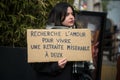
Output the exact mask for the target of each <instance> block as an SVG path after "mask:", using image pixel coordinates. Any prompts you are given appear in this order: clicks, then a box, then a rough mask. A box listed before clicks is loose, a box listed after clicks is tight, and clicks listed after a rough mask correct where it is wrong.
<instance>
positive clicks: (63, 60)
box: [58, 58, 67, 68]
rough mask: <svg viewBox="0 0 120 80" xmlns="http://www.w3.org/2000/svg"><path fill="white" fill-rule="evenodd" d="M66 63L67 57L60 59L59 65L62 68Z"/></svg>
mask: <svg viewBox="0 0 120 80" xmlns="http://www.w3.org/2000/svg"><path fill="white" fill-rule="evenodd" d="M66 63H67V59H66V58H63V59H60V60H59V61H58V66H59V67H60V68H64V67H65V65H66Z"/></svg>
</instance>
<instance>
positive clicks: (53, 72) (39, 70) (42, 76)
mask: <svg viewBox="0 0 120 80" xmlns="http://www.w3.org/2000/svg"><path fill="white" fill-rule="evenodd" d="M31 65H32V67H33V68H34V70H35V71H36V74H37V78H38V80H72V72H71V71H72V62H68V63H67V64H66V66H65V68H63V69H60V68H59V67H58V63H57V62H48V63H47V62H46V63H32V64H31Z"/></svg>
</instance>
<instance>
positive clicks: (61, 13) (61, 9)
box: [48, 2, 75, 26]
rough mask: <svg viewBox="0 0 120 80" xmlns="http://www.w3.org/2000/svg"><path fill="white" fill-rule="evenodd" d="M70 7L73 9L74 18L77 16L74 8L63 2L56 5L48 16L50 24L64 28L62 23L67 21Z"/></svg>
mask: <svg viewBox="0 0 120 80" xmlns="http://www.w3.org/2000/svg"><path fill="white" fill-rule="evenodd" d="M68 7H71V9H72V10H73V16H75V12H74V9H73V7H72V6H71V5H70V4H68V3H66V2H61V3H58V4H56V5H55V6H54V8H53V9H52V10H51V12H50V14H49V16H48V24H51V23H54V25H55V26H62V22H63V21H64V20H65V17H66V15H67V8H68Z"/></svg>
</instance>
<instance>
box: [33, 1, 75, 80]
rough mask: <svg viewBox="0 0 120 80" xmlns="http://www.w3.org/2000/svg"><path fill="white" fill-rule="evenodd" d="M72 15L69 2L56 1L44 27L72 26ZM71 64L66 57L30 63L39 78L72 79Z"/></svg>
mask: <svg viewBox="0 0 120 80" xmlns="http://www.w3.org/2000/svg"><path fill="white" fill-rule="evenodd" d="M74 16H75V14H74V9H73V7H72V6H71V5H70V4H68V3H65V2H61V3H58V4H56V5H55V7H54V8H53V9H52V10H51V12H50V14H49V17H48V25H47V27H46V29H56V28H57V29H69V28H73V27H74V21H75V18H74ZM72 65H73V64H72V62H68V61H67V59H66V58H63V59H61V60H59V61H58V62H46V63H32V66H33V68H34V69H35V70H36V72H37V75H38V79H39V80H72Z"/></svg>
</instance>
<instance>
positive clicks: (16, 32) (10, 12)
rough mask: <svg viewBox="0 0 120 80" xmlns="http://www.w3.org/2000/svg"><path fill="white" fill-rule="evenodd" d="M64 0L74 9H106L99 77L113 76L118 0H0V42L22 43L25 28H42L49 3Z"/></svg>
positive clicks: (118, 41)
mask: <svg viewBox="0 0 120 80" xmlns="http://www.w3.org/2000/svg"><path fill="white" fill-rule="evenodd" d="M61 1H65V2H68V3H70V4H71V5H73V6H74V8H75V10H76V11H79V10H80V11H93V12H106V13H107V19H106V28H105V33H104V35H105V36H104V38H103V39H104V41H105V43H104V47H103V52H102V53H101V54H103V58H102V70H101V80H120V79H116V77H117V74H118V67H117V65H118V64H119V63H120V61H118V59H119V55H120V10H119V9H120V6H119V4H120V1H119V0H0V46H11V47H26V46H27V42H26V29H30V28H32V29H44V28H45V25H46V20H47V16H48V13H49V12H50V10H51V9H52V8H53V6H54V5H55V4H56V3H58V2H61Z"/></svg>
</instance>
